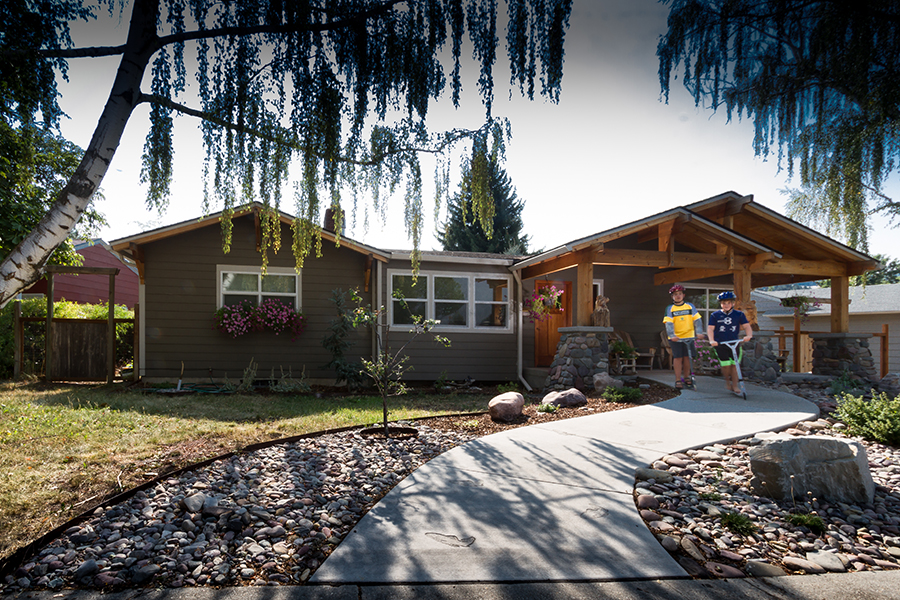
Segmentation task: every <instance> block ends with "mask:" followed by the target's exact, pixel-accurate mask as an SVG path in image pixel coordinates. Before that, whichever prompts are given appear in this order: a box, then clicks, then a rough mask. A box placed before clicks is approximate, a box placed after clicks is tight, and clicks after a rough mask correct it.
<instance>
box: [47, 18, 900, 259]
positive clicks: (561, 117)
mask: <svg viewBox="0 0 900 600" xmlns="http://www.w3.org/2000/svg"><path fill="white" fill-rule="evenodd" d="M666 15H667V10H666V7H664V6H662V5H660V4H659V3H657V2H656V1H654V0H575V3H574V12H573V16H572V20H571V27H570V29H569V32H568V37H567V44H566V62H565V68H564V77H563V86H562V94H561V99H560V102H559V104H558V105H554V104H551V103H548V102H546V101H544V100H543V99H537V100H535V101H534V102H528V101H525V100H523V99H520V98H518V97H517V93H514V94H513V96H514V97H513V99H512V100H508V96H509V94H508V86H507V81H508V77H507V76H506V75H505V74H504V72H503V69H498V76H497V78H496V81H497V87H496V88H495V98H496V100H495V114H497V115H498V116H507V117H509V118H510V120H511V122H512V128H513V139H512V142H511V145H510V147H509V150H508V154H507V164H506V170H507V172H508V174H509V176H510V178H511V180H512V183H513V185H514V186H515V188H516V191H517V193H518V196H519V197H520V198H521V199H524V200H525V209H524V211H523V220H524V223H525V232H526V233H527V234H529V235H530V236H531V238H532V245H533V247H536V248H544V249H549V248H551V247H554V246H556V245H559V244H562V243H565V242H567V241H571V240H573V239H577V238H580V237H584V236H587V235H590V234H593V233H596V232H599V231H603V230H606V229H610V228H612V227H616V226H618V225H622V224H624V223H628V222H630V221H634V220H638V219H641V218H644V217H646V216H649V215H651V214H655V213H658V212H662V211H665V210H668V209H670V208H673V207H675V206H680V205H684V204H688V203H691V202H696V201H698V200H702V199H704V198H708V197H710V196H715V195H717V194H720V193H722V192H726V191H729V190H733V191H736V192H738V193H741V194H753V196H754V198H755V200H756V201H757V202H759V203H761V204H763V205H765V206H767V207H769V208H772V209H774V210H777V211H779V212H784V201H785V196H783V195H782V194H781V193H780V192H779V190H780V189H782V188H784V187H785V186H787V185H793V186H795V187H796V186H797V185H798V183H797V182H796V181H795V182H790V181H789V180H788V177H787V173H786V172H784V171H782V172H781V173H779V171H778V168H777V164H776V162H775V158H774V157H773V158H771V159H769V160H768V161H766V160H764V159H762V158H759V157H756V156H754V152H753V148H752V145H751V143H752V139H753V128H752V124H751V123H750V122H748V121H744V122H738V121H737V120H735V121H733V122H732V123H726V119H725V115H724V113H718V114H716V113H713V112H712V111H709V110H706V109H704V108H702V107H701V108H699V109H698V108H695V107H694V105H693V100H692V98H691V97H690V95H689V93H688V92H687V91H686V90H685V89H684V88H683V86H682V85H681V83H680V82H676V83H675V84H673V89H672V93H671V95H670V99H669V103H668V104H665V103H664V102H663V101H662V100H661V97H660V90H659V83H658V78H657V67H658V62H657V59H656V54H655V52H656V45H657V42H658V40H659V36H660V35H662V34H663V33H664V32H665V28H666ZM96 27H97V26H96V25H93V26H88V27H86V28H79V30H78V31H76V32H75V33H76V44H78V45H87V44H91V45H93V44H98V45H99V44H101V43H104V44H106V43H110V44H111V43H121V42H123V41H124V39H125V34H126V31H127V23H122V24H121V25H117V24H116V23H112V24H110V23H105V24H104V25H103V26H102V31H99V32H98V31H97V29H96ZM85 34H87V35H85ZM500 37H501V39H503V34H502V33H501V36H500ZM70 65H71V67H70V68H71V70H70V79H71V83H70V84H63V85H62V86H61V88H60V89H61V92H62V98H61V104H62V107H63V110H64V111H65V112H66V113H68V114H69V115H70V116H71V117H72V119H71V120H69V121H66V122H64V123H63V134H64V135H65V137H67V138H68V139H70V140H71V141H72V142H74V143H76V144H78V145H80V146H82V147H84V146H86V145H87V143H88V141H89V140H90V136H91V134H92V132H93V129H94V127H95V126H96V123H97V119H98V117H99V115H100V112H101V110H102V107H103V104H104V102H105V100H106V97H107V95H108V93H109V89H110V86H111V84H112V79H113V77H114V75H115V70H116V67H117V59H90V60H86V59H82V60H80V61H79V60H73V61H71V62H70ZM469 75H470V79H469V81H470V82H471V81H473V80H474V77H475V74H474V71H472V70H470V71H469ZM188 78H189V80H190V81H193V76H192V75H191V74H189V76H188ZM470 87H474V86H470ZM464 102H466V103H465V105H464V106H463V107H462V109H461V110H460V111H453V110H452V106H447V105H449V104H450V103H449V101H445V102H441V103H438V104H437V105H435V106H434V107H433V109H432V112H431V113H430V115H431V117H430V120H431V121H433V123H432V127H433V128H434V129H441V128H452V127H477V126H478V125H479V124H480V119H481V117H482V115H483V109H482V108H481V106H480V104H478V103H477V101H476V100H474V99H473V98H467V99H464ZM148 112H149V110H148V108H147V107H146V105H144V106H141V107H139V108H138V109H137V111H136V112H135V114H134V116H132V118H131V121H130V122H129V124H128V127H127V129H126V132H125V136H124V138H123V140H122V143H121V145H120V146H119V148H118V150H117V152H116V156H115V158H114V160H113V163H112V166H111V168H110V171H109V172H108V174H107V176H106V178H105V179H104V181H103V184H102V191H103V194H104V195H105V197H106V199H105V201H102V202H100V203H99V209H100V210H101V212H103V213H105V214H106V216H107V218H108V220H109V222H110V226H109V227H108V228H107V229H104V230H103V231H102V232H101V237H103V238H104V239H106V240H107V241H109V240H113V239H116V238H120V237H124V236H128V235H132V234H135V233H139V232H140V231H143V230H145V229H147V228H150V227H155V226H161V225H168V224H171V223H175V222H179V221H183V220H187V219H192V218H195V217H197V216H200V214H201V211H202V208H201V200H202V196H201V194H202V184H201V182H200V180H199V173H200V170H201V168H202V152H201V149H200V142H199V139H200V136H199V129H198V125H197V122H196V121H195V120H193V119H191V118H189V117H178V118H177V119H176V129H175V139H176V157H175V181H174V184H173V197H172V201H171V205H170V206H169V208H168V209H167V210H166V211H165V212H164V213H163V214H162V215H160V214H159V213H157V212H155V211H148V210H146V209H145V208H144V203H143V200H144V197H145V189H144V188H143V187H142V186H141V185H140V184H139V173H140V156H141V152H142V148H143V143H144V138H145V136H146V134H147V131H148V118H147V115H148ZM424 173H425V175H426V177H427V176H428V174H429V173H430V171H429V170H428V168H427V166H426V167H425V168H424ZM892 179H893V180H895V181H894V182H893V183H892V185H890V186H889V187H888V189H887V191H888V193H889V194H893V196H894V197H898V196H900V186H898V185H897V183H896V179H897V176H896V175H895V176H894V177H893V178H892ZM426 183H428V182H426ZM453 185H454V186H455V183H454V184H453ZM452 189H453V190H455V187H454V188H452ZM426 194H427V195H426V212H427V214H429V215H430V214H431V212H432V209H431V205H430V204H429V202H430V200H429V199H430V198H431V192H430V191H427V192H426ZM218 208H220V207H213V209H214V210H215V209H218ZM282 209H283V210H285V211H286V212H289V213H292V212H293V204H292V199H291V198H290V194H288V196H287V198H286V201H285V202H284V204H283V206H282ZM402 220H403V207H402V198H399V197H398V198H397V201H396V202H395V203H394V208H393V209H392V210H391V212H390V214H389V220H388V223H389V225H387V226H382V225H380V224H377V223H371V224H370V226H369V230H368V231H363V229H362V227H361V226H357V227H356V228H355V229H353V230H351V231H348V232H347V233H348V235H349V236H350V237H352V238H354V239H357V240H359V241H362V242H364V243H367V244H369V245H372V246H376V247H380V248H386V249H395V248H409V247H411V243H410V242H409V241H408V239H407V238H406V236H405V233H404V231H403V229H402V226H400V225H397V224H399V223H402ZM875 225H876V227H875V228H874V230H873V231H872V233H871V238H870V252H871V253H881V254H887V255H889V256H892V257H894V258H900V239H898V238H900V235H898V233H900V230H897V229H890V228H889V225H888V223H887V221H886V220H884V219H879V220H877V221H875ZM433 232H434V227H433V224H431V223H429V228H428V229H427V233H426V235H425V236H423V242H422V247H423V249H440V244H439V242H438V241H437V240H436V239H435V238H434V237H433Z"/></svg>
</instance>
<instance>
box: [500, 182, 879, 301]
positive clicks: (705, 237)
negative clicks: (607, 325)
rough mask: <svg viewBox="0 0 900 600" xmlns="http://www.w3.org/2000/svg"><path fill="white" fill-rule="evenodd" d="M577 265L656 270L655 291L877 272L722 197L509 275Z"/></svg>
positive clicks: (573, 246) (842, 249)
mask: <svg viewBox="0 0 900 600" xmlns="http://www.w3.org/2000/svg"><path fill="white" fill-rule="evenodd" d="M620 240H621V241H622V243H618V244H616V245H615V247H610V248H607V244H611V243H612V242H619V241H620ZM651 242H656V243H655V244H653V245H651V244H650V243H651ZM651 247H655V249H650V248H651ZM585 261H590V262H592V263H593V264H605V265H628V266H645V267H657V268H659V269H660V272H659V273H658V274H657V275H656V277H655V278H654V279H655V281H656V283H657V284H658V285H663V284H666V283H674V282H676V281H696V280H702V279H710V278H730V277H731V274H732V273H733V272H734V271H736V270H741V269H746V270H749V271H750V272H752V273H753V285H754V286H755V287H761V286H767V285H777V284H779V283H789V282H801V281H810V280H816V279H823V278H830V277H836V276H847V275H857V274H860V273H863V272H865V271H868V270H872V269H875V268H877V267H878V263H877V261H875V260H874V259H872V258H871V257H870V256H867V255H866V254H863V253H861V252H858V251H856V250H853V249H852V248H849V247H847V246H845V245H843V244H841V243H840V242H837V241H835V240H832V239H831V238H828V237H827V236H824V235H822V234H820V233H817V232H815V231H813V230H811V229H809V228H808V227H805V226H804V225H801V224H800V223H797V222H796V221H793V220H791V219H789V218H787V217H785V216H783V215H780V214H779V213H776V212H775V211H772V210H770V209H767V208H765V207H762V206H760V205H758V204H756V203H755V202H753V197H752V196H742V195H740V194H738V193H736V192H726V193H724V194H720V195H718V196H714V197H712V198H707V199H706V200H701V201H700V202H695V203H693V204H689V205H687V206H683V207H677V208H673V209H670V210H667V211H665V212H661V213H658V214H656V215H652V216H650V217H646V218H644V219H641V220H639V221H633V222H631V223H627V224H625V225H621V226H619V227H615V228H613V229H608V230H606V231H602V232H600V233H596V234H594V235H591V236H587V237H584V238H581V239H578V240H574V241H572V242H569V243H568V244H563V245H562V246H557V247H556V248H553V249H551V250H548V251H546V252H543V253H541V254H539V255H536V256H533V257H530V258H527V259H525V260H522V261H520V262H518V263H516V265H515V266H513V267H512V269H513V270H519V271H522V275H523V277H524V278H526V279H527V278H531V277H538V276H541V275H544V274H547V273H552V272H555V271H559V270H562V269H566V268H569V267H572V266H574V265H576V264H579V263H581V262H585Z"/></svg>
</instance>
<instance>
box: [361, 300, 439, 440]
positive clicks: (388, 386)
mask: <svg viewBox="0 0 900 600" xmlns="http://www.w3.org/2000/svg"><path fill="white" fill-rule="evenodd" d="M394 297H395V298H397V299H398V300H400V302H401V305H402V307H403V310H404V311H406V312H409V313H410V314H412V312H411V311H409V307H408V306H407V304H406V300H404V299H403V297H402V296H401V295H400V293H399V291H396V292H394ZM351 298H352V300H353V302H355V303H356V308H355V309H354V310H353V313H352V315H351V320H352V323H353V326H354V327H368V328H369V329H370V330H371V331H372V334H373V335H374V336H375V342H376V347H375V356H374V358H373V360H365V359H363V361H362V365H363V371H364V372H365V374H366V375H368V376H369V378H371V379H372V382H373V383H374V384H375V387H376V388H377V389H378V393H379V394H380V395H381V404H382V407H383V410H384V421H383V423H384V435H385V437H389V436H390V431H389V429H388V407H387V399H388V398H389V397H392V396H402V395H404V394H405V393H406V392H407V391H408V388H407V387H406V384H405V383H404V382H403V374H404V373H406V372H407V371H409V370H410V369H412V367H410V366H408V365H407V364H406V363H407V361H409V356H407V355H406V353H405V352H406V348H407V346H409V344H410V343H412V341H413V340H415V339H416V338H418V337H419V336H420V335H424V334H428V333H431V331H432V329H434V327H435V325H438V324H439V323H440V321H436V320H434V319H423V318H422V317H420V316H418V315H415V314H413V325H412V329H410V330H409V333H410V334H411V335H410V337H409V339H407V340H406V341H405V342H404V343H403V345H402V346H400V348H398V349H397V350H393V349H392V348H391V344H390V341H389V339H388V338H389V335H390V324H389V323H386V322H384V320H383V317H384V315H385V314H387V311H386V309H385V308H384V306H382V307H380V308H378V309H377V310H376V309H373V308H372V306H371V305H367V306H363V304H362V297H361V296H360V295H359V293H358V292H357V291H356V290H353V291H351ZM432 335H433V337H434V340H435V341H436V342H438V343H439V344H443V345H444V346H445V347H449V346H450V340H449V339H447V338H445V337H443V336H440V335H437V334H433V333H432Z"/></svg>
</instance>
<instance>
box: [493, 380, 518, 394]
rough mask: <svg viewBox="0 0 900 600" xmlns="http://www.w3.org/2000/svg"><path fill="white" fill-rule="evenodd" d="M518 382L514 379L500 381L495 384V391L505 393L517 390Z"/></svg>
mask: <svg viewBox="0 0 900 600" xmlns="http://www.w3.org/2000/svg"><path fill="white" fill-rule="evenodd" d="M519 389H520V388H519V384H518V383H515V382H514V381H510V382H509V383H501V384H500V385H498V386H497V391H498V392H499V393H501V394H505V393H506V392H518V391H519Z"/></svg>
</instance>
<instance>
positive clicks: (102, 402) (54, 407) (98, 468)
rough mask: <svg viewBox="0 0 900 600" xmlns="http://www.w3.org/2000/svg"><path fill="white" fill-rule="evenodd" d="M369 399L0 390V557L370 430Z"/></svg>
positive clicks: (403, 407) (409, 409)
mask: <svg viewBox="0 0 900 600" xmlns="http://www.w3.org/2000/svg"><path fill="white" fill-rule="evenodd" d="M493 394H494V390H493V389H485V390H484V393H483V394H459V395H457V394H440V395H438V394H425V393H415V392H414V393H413V394H411V395H407V396H402V397H399V398H394V399H392V400H391V402H390V404H389V410H390V418H391V420H402V419H412V418H418V417H426V416H434V415H447V414H459V413H468V412H473V411H483V410H486V408H487V403H488V401H489V400H490V398H491V397H492V396H493ZM381 411H382V405H381V399H380V398H378V397H375V396H338V395H328V394H325V395H323V394H319V395H318V396H317V395H303V396H299V395H276V394H253V395H226V394H191V395H179V396H169V395H164V394H160V393H155V392H152V391H142V390H139V389H133V388H127V387H125V386H121V385H120V386H114V387H107V386H94V385H56V384H43V383H27V384H23V383H11V382H7V383H0V558H4V557H6V556H8V555H9V554H11V553H12V552H13V551H14V550H15V549H16V548H18V547H19V546H22V545H24V544H26V543H28V542H30V541H32V540H34V539H36V538H38V537H40V536H41V535H43V534H44V533H46V532H47V531H49V530H51V529H53V528H55V527H57V526H59V525H60V524H62V523H65V522H66V521H68V520H69V519H71V518H72V517H74V516H76V515H78V514H80V513H82V512H84V511H85V510H86V509H88V508H90V507H92V506H95V505H97V504H99V503H100V502H101V501H102V500H103V499H104V498H107V497H109V496H112V495H115V494H117V493H119V492H121V491H124V490H127V489H130V488H132V487H134V486H136V485H138V484H140V483H143V482H145V481H147V480H149V479H153V478H155V477H157V476H159V475H161V474H164V473H167V472H169V471H172V470H175V469H177V468H180V467H182V466H185V465H187V464H192V463H195V462H198V461H200V460H203V459H205V458H209V457H213V456H218V455H220V454H225V453H228V452H231V451H234V450H239V449H241V448H243V447H246V446H248V445H250V444H254V443H258V442H264V441H269V440H273V439H278V438H283V437H289V436H294V435H299V434H303V433H310V432H317V431H324V430H328V429H336V428H341V427H347V426H355V425H368V424H374V423H379V422H380V421H381V418H382V412H381Z"/></svg>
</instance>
